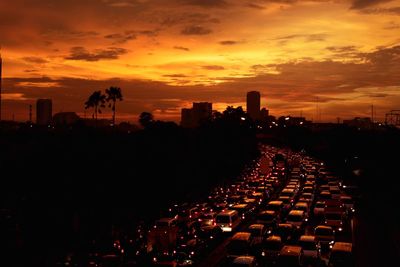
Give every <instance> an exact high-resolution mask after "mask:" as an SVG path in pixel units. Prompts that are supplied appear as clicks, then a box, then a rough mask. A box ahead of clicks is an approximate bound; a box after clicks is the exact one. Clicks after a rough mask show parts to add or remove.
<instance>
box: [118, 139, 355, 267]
mask: <svg viewBox="0 0 400 267" xmlns="http://www.w3.org/2000/svg"><path fill="white" fill-rule="evenodd" d="M261 151H262V153H261V154H262V156H261V157H260V159H258V160H257V161H254V162H253V163H252V164H251V166H249V167H248V168H246V169H245V170H244V172H243V174H242V175H241V176H240V177H238V178H237V179H236V180H234V181H233V183H231V184H229V185H228V184H227V185H224V186H219V187H217V188H214V190H212V192H210V194H209V195H208V198H207V199H204V200H203V201H200V202H199V203H193V204H188V203H184V204H175V205H173V206H171V207H170V208H169V209H168V210H167V211H165V212H163V216H162V217H161V218H159V219H158V220H156V221H155V222H154V224H153V225H152V226H150V227H148V229H139V230H138V232H139V233H140V237H141V238H140V240H138V242H139V241H140V242H141V243H142V245H141V246H140V247H141V249H140V250H139V249H138V250H137V251H136V255H137V256H138V257H139V256H141V257H142V258H143V259H145V260H144V261H142V262H141V263H140V264H139V265H133V264H132V266H333V267H335V266H354V256H353V250H354V248H353V218H354V214H355V213H356V207H357V205H356V204H357V196H356V195H354V194H352V192H351V191H349V190H347V189H349V188H351V186H349V185H345V184H343V181H342V180H341V179H340V178H339V177H337V176H336V175H334V174H333V173H332V172H330V171H329V170H328V169H327V168H326V166H325V164H324V162H321V161H320V160H316V159H313V158H311V157H309V156H307V155H305V153H303V152H293V151H290V150H289V149H279V148H275V147H272V146H266V145H263V146H262V147H261ZM117 246H118V248H119V249H120V250H123V246H122V245H121V244H119V243H117Z"/></svg>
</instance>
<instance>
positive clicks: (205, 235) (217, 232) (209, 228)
mask: <svg viewBox="0 0 400 267" xmlns="http://www.w3.org/2000/svg"><path fill="white" fill-rule="evenodd" d="M222 233H223V232H222V229H221V227H219V226H217V225H206V226H202V227H201V228H200V230H199V231H198V233H197V234H198V236H199V238H202V239H204V240H209V244H211V243H213V241H214V242H218V240H220V239H221V238H222Z"/></svg>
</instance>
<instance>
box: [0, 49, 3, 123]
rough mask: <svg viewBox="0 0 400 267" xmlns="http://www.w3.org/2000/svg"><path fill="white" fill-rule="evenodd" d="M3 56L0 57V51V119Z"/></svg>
mask: <svg viewBox="0 0 400 267" xmlns="http://www.w3.org/2000/svg"><path fill="white" fill-rule="evenodd" d="M2 70H3V58H2V57H1V51H0V121H1V93H2V92H1V90H2V89H3V88H2V87H1V86H2V83H1V82H2V80H3V73H2Z"/></svg>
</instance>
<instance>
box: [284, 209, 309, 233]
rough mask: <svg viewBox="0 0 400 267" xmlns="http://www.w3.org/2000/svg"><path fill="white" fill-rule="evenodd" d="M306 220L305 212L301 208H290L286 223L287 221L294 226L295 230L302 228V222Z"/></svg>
mask: <svg viewBox="0 0 400 267" xmlns="http://www.w3.org/2000/svg"><path fill="white" fill-rule="evenodd" d="M305 222H306V215H305V212H304V211H302V210H294V209H293V210H291V211H290V212H289V214H288V216H287V218H286V223H289V224H291V225H293V226H294V228H295V229H296V230H297V231H300V230H302V229H303V228H304V224H305Z"/></svg>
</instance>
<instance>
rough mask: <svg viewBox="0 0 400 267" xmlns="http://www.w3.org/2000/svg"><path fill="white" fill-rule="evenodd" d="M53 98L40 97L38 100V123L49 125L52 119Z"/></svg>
mask: <svg viewBox="0 0 400 267" xmlns="http://www.w3.org/2000/svg"><path fill="white" fill-rule="evenodd" d="M52 106H53V105H52V102H51V99H38V100H37V102H36V124H38V125H49V124H50V123H51V119H52V116H53V114H52Z"/></svg>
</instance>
